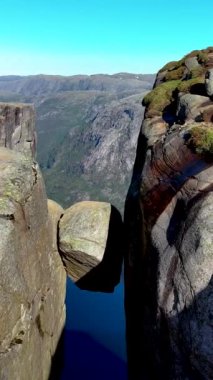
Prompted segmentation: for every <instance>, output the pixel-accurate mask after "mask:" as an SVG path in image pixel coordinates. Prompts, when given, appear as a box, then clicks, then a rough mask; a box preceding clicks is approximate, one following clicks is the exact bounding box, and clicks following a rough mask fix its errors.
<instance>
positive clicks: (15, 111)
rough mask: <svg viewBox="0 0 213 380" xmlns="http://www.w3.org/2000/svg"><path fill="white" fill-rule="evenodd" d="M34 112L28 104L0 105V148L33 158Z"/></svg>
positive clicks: (34, 138) (34, 141) (34, 142)
mask: <svg viewBox="0 0 213 380" xmlns="http://www.w3.org/2000/svg"><path fill="white" fill-rule="evenodd" d="M34 128H35V111H34V108H33V106H32V105H30V104H20V103H14V104H12V103H0V146H3V147H6V148H9V149H13V150H16V151H19V152H22V153H26V154H27V155H29V156H30V154H31V155H32V156H33V157H34V156H35V149H36V136H35V129H34Z"/></svg>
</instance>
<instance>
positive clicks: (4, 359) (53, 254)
mask: <svg viewBox="0 0 213 380" xmlns="http://www.w3.org/2000/svg"><path fill="white" fill-rule="evenodd" d="M0 109H1V110H2V109H3V110H5V105H2V104H1V105H0ZM6 109H7V115H6V116H5V115H4V118H5V120H6V121H5V120H4V122H3V124H1V127H2V125H3V128H2V129H1V143H2V145H4V146H6V147H1V148H0V236H1V239H0V273H1V275H0V379H4V380H13V379H14V380H17V379H20V380H25V379H26V380H28V379H30V378H33V379H35V380H41V379H43V380H44V379H47V378H48V376H49V372H50V367H51V359H52V356H53V355H54V353H55V350H56V347H57V344H58V341H59V338H60V335H61V332H62V329H63V326H64V320H65V305H64V300H65V280H66V273H65V270H64V268H63V264H62V261H61V259H60V256H59V253H58V251H57V247H56V244H55V241H56V239H55V231H56V227H55V228H54V227H53V225H52V217H51V215H48V208H47V198H46V192H45V188H44V184H43V180H42V176H41V173H40V171H39V168H38V165H37V164H36V162H35V161H33V159H32V151H33V150H32V144H33V141H34V140H33V137H32V136H34V132H33V130H32V131H31V132H32V134H31V137H29V138H27V140H30V141H27V140H26V139H25V137H26V136H27V134H28V132H29V128H31V127H32V128H33V123H34V120H33V115H34V111H33V109H31V108H30V106H22V105H20V104H18V105H12V106H11V108H10V106H9V105H7V106H6ZM17 109H18V110H19V111H18V112H20V115H21V118H22V119H21V120H19V121H18V122H17V124H16V122H15V119H14V115H15V114H16V110H17ZM4 112H5V111H4ZM1 120H3V118H2V119H1ZM14 122H15V124H14ZM16 126H17V128H16ZM28 127H29V128H28ZM20 128H21V134H20V141H19V142H17V144H15V143H14V141H15V140H14V135H15V134H16V132H17V129H20ZM31 132H30V133H31ZM31 143H32V144H31ZM8 148H12V149H14V150H12V149H8ZM17 150H20V151H23V152H24V154H23V153H20V152H18V151H17ZM27 152H28V153H27ZM50 214H51V213H50Z"/></svg>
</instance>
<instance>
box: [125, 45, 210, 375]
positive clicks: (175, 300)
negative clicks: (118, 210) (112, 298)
mask: <svg viewBox="0 0 213 380" xmlns="http://www.w3.org/2000/svg"><path fill="white" fill-rule="evenodd" d="M212 67H213V48H209V49H205V50H203V51H196V52H192V53H191V54H189V55H188V56H186V57H184V59H182V60H181V61H179V62H172V63H169V64H168V65H166V66H165V67H164V68H163V69H162V70H161V71H160V72H159V74H158V75H157V79H156V83H155V87H154V90H153V91H152V92H151V93H150V94H148V95H147V96H146V97H145V100H144V102H145V105H146V106H147V108H146V111H145V119H144V121H143V124H142V129H141V134H140V136H139V140H138V148H137V156H136V161H135V166H134V172H133V177H132V183H131V186H130V189H129V193H128V196H127V200H126V210H125V228H126V232H127V235H128V252H127V253H126V258H125V284H126V285H125V286H126V290H125V307H126V317H127V344H128V358H129V378H130V379H131V380H136V379H137V380H143V379H145V380H146V379H156V380H157V379H159V378H163V379H165V380H166V379H168V380H174V379H175V380H176V379H184V380H197V379H199V380H200V379H204V380H207V379H208V380H209V379H210V378H212V359H211V358H212V353H213V343H212V342H213V340H212V338H210V336H211V337H212V322H211V316H212V273H213V213H212V204H213V195H212V194H213V193H212V190H213V156H212V155H213V124H212V119H211V110H212V106H213V102H212V99H211V91H210V81H211V71H212ZM205 78H206V79H205ZM205 81H206V83H205ZM202 136H205V138H202Z"/></svg>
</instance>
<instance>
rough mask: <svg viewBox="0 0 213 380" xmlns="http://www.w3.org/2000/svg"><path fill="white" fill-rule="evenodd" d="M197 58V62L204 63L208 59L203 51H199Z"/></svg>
mask: <svg viewBox="0 0 213 380" xmlns="http://www.w3.org/2000/svg"><path fill="white" fill-rule="evenodd" d="M197 60H198V62H199V63H201V64H205V63H206V62H207V61H208V54H207V53H205V52H203V51H200V52H199V53H198V55H197Z"/></svg>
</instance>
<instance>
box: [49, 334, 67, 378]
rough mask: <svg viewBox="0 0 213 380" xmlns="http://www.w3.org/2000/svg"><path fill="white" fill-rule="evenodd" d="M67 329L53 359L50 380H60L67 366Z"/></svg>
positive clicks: (61, 337)
mask: <svg viewBox="0 0 213 380" xmlns="http://www.w3.org/2000/svg"><path fill="white" fill-rule="evenodd" d="M64 338H65V329H63V331H62V333H61V336H60V339H59V341H58V345H57V348H56V351H55V354H54V355H53V357H52V365H51V370H50V375H49V378H48V380H59V379H60V378H61V373H62V370H63V368H64V365H65V345H64Z"/></svg>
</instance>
